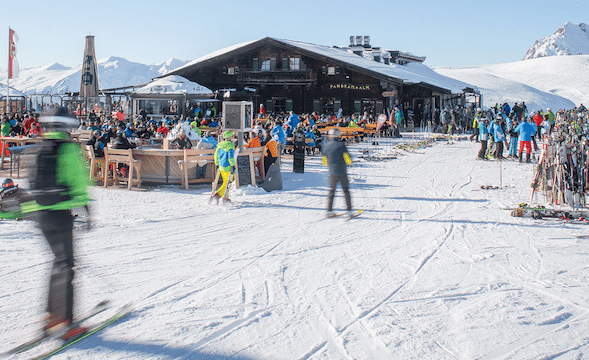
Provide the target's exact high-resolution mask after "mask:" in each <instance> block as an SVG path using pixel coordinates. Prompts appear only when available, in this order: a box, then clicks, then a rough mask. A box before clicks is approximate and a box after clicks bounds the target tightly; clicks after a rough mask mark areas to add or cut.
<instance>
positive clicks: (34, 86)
mask: <svg viewBox="0 0 589 360" xmlns="http://www.w3.org/2000/svg"><path fill="white" fill-rule="evenodd" d="M185 63H186V62H185V61H181V60H177V59H170V60H168V61H166V62H164V63H161V64H152V65H146V64H140V63H136V62H131V61H128V60H126V59H123V58H120V57H114V56H111V57H109V58H107V59H102V60H98V81H99V83H100V89H111V88H118V87H123V86H131V85H138V84H144V83H147V82H150V81H151V80H152V79H153V78H155V77H158V76H161V75H165V74H167V73H169V72H170V71H172V70H174V69H176V68H178V67H180V66H182V65H184V64H185ZM81 70H82V65H78V66H75V67H67V66H63V65H61V64H58V63H54V64H50V65H47V66H41V67H35V68H29V69H20V75H19V77H18V78H17V79H12V80H10V86H11V87H13V88H15V89H18V90H20V91H21V92H23V93H25V94H28V95H30V94H63V93H68V92H77V91H79V90H80V77H81ZM2 78H4V79H6V69H3V70H0V79H2Z"/></svg>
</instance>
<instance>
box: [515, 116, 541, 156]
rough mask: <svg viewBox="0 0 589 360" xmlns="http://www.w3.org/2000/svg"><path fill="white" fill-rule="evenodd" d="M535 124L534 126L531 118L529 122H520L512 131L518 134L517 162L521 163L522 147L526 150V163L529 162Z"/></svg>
mask: <svg viewBox="0 0 589 360" xmlns="http://www.w3.org/2000/svg"><path fill="white" fill-rule="evenodd" d="M536 130H537V128H536V124H534V122H533V120H532V118H530V119H529V121H525V120H524V121H522V122H521V123H520V124H519V125H518V126H517V127H516V128H515V130H513V132H515V133H519V162H522V153H523V151H524V147H525V148H526V162H530V161H531V160H530V156H531V153H532V144H531V142H532V136H533V134H535V133H536Z"/></svg>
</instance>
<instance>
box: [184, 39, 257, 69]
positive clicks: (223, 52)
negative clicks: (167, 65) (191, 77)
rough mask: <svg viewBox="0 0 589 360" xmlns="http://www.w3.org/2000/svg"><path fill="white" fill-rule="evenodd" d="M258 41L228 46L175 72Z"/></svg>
mask: <svg viewBox="0 0 589 360" xmlns="http://www.w3.org/2000/svg"><path fill="white" fill-rule="evenodd" d="M256 41H258V40H253V41H246V42H242V43H239V44H235V45H231V46H228V47H226V48H223V49H220V50H217V51H214V52H212V53H210V54H207V55H205V56H201V57H199V58H198V59H195V60H192V61H190V62H188V63H187V64H186V65H184V66H180V67H179V68H177V69H174V72H176V71H178V70H181V69H184V68H188V67H191V66H192V65H195V64H198V63H200V62H203V61H206V60H209V59H212V58H215V57H217V56H221V55H223V54H226V53H228V52H231V51H234V50H237V49H239V48H241V47H244V46H247V45H249V44H253V43H255V42H256Z"/></svg>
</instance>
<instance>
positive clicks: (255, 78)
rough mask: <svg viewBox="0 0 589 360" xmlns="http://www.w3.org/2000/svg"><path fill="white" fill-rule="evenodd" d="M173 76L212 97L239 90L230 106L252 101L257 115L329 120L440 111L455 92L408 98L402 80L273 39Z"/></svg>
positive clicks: (416, 89)
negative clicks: (400, 110) (403, 109)
mask: <svg viewBox="0 0 589 360" xmlns="http://www.w3.org/2000/svg"><path fill="white" fill-rule="evenodd" d="M341 51H345V50H341ZM171 74H174V75H181V76H184V77H185V78H187V79H189V80H191V81H194V82H198V83H199V84H201V85H204V86H206V87H208V88H209V89H211V90H213V91H214V90H217V89H227V88H233V89H236V91H235V92H232V93H231V100H248V101H253V102H254V104H255V106H256V109H257V108H258V106H259V104H264V106H265V108H266V112H272V111H274V112H277V113H280V112H288V111H291V110H292V111H294V112H295V113H310V112H313V111H315V112H317V113H327V114H329V113H337V111H338V110H339V109H340V108H342V110H343V113H344V115H350V114H352V113H363V112H364V111H366V110H372V111H373V112H374V113H376V114H378V113H382V112H384V111H385V109H386V108H392V107H393V106H394V105H397V104H400V103H402V104H405V105H406V106H409V107H410V108H411V107H413V106H417V105H414V104H425V103H427V104H428V106H430V107H431V106H432V105H434V106H435V105H436V104H432V103H434V102H436V97H437V99H438V100H437V102H438V104H437V105H438V106H439V103H440V102H441V101H440V100H441V99H442V97H443V96H446V95H451V92H450V90H447V89H443V88H436V87H435V86H427V85H425V86H423V85H421V84H412V85H411V91H410V92H406V91H404V90H405V89H404V85H403V81H402V80H401V79H397V78H394V77H391V76H386V75H383V74H381V73H379V72H376V71H372V70H370V68H369V67H362V66H360V65H353V64H350V63H348V62H344V61H340V60H338V59H337V58H334V57H329V56H325V55H322V54H321V53H319V52H313V51H312V49H311V50H309V49H308V48H303V47H297V46H296V45H293V44H292V43H290V42H283V41H280V40H277V39H273V38H264V39H261V40H258V41H255V42H252V43H248V44H246V45H243V46H241V47H236V48H235V49H233V50H231V51H227V52H225V53H222V54H220V55H218V56H214V57H210V58H208V59H206V60H202V61H197V62H195V63H193V64H192V65H188V66H185V67H183V68H180V69H178V70H175V71H173V72H172V73H171ZM416 98H419V99H420V100H419V101H418V102H417V103H416V102H415V99H416ZM420 106H421V105H420Z"/></svg>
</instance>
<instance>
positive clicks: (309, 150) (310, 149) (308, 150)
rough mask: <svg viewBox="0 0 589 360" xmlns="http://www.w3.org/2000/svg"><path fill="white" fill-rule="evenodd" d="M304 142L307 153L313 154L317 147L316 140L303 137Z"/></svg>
mask: <svg viewBox="0 0 589 360" xmlns="http://www.w3.org/2000/svg"><path fill="white" fill-rule="evenodd" d="M305 143H306V144H307V148H306V150H307V154H309V153H311V152H312V153H313V155H315V150H317V149H319V147H318V146H317V140H313V139H312V138H305ZM312 143H315V145H310V144H312Z"/></svg>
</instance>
